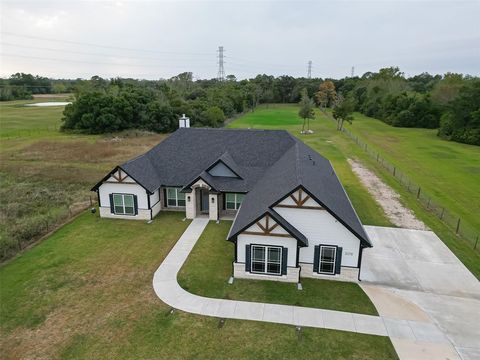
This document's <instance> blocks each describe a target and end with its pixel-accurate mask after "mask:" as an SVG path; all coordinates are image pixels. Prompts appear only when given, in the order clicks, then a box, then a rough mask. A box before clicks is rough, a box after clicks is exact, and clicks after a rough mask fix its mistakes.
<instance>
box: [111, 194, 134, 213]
mask: <svg viewBox="0 0 480 360" xmlns="http://www.w3.org/2000/svg"><path fill="white" fill-rule="evenodd" d="M113 212H114V213H115V214H117V215H135V201H134V199H133V195H131V194H113Z"/></svg>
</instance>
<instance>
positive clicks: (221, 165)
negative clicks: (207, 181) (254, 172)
mask: <svg viewBox="0 0 480 360" xmlns="http://www.w3.org/2000/svg"><path fill="white" fill-rule="evenodd" d="M206 172H207V173H208V174H210V175H211V176H214V177H228V178H236V179H241V178H242V177H241V176H240V175H239V172H238V167H237V166H236V164H235V161H234V160H233V159H232V157H231V156H230V155H229V154H228V153H227V152H226V153H224V154H223V155H222V156H221V157H220V158H219V159H218V160H217V161H215V162H214V163H213V164H212V165H210V166H209V167H208V168H207V169H206Z"/></svg>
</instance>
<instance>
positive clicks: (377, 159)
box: [377, 153, 380, 162]
mask: <svg viewBox="0 0 480 360" xmlns="http://www.w3.org/2000/svg"><path fill="white" fill-rule="evenodd" d="M379 156H380V154H379V153H377V162H378V157H379Z"/></svg>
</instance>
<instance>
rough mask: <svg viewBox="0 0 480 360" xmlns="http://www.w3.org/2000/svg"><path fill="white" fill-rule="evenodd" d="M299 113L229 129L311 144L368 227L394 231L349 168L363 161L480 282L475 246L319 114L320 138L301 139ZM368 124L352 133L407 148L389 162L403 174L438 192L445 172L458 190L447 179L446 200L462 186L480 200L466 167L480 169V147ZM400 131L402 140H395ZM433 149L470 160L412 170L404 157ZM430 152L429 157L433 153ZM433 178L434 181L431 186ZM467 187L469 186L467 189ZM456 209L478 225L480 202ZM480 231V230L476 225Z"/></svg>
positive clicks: (293, 109) (259, 114) (274, 108)
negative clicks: (280, 133) (279, 132)
mask: <svg viewBox="0 0 480 360" xmlns="http://www.w3.org/2000/svg"><path fill="white" fill-rule="evenodd" d="M278 113H283V115H281V116H278ZM297 113H298V107H297V106H296V105H268V107H267V106H262V107H260V108H258V110H256V111H255V112H252V113H247V114H246V115H245V116H243V117H241V118H239V119H238V120H235V121H234V122H232V123H230V124H229V126H230V127H234V128H246V127H247V128H248V127H250V128H268V129H286V130H288V131H290V132H291V133H292V134H293V135H295V136H297V137H299V138H300V139H301V140H302V141H304V142H306V143H307V144H308V145H310V146H311V147H313V148H314V149H315V150H317V151H318V152H319V153H320V154H322V155H324V156H325V157H327V158H328V159H329V160H330V161H331V162H332V164H333V166H334V168H335V171H336V172H337V174H338V176H339V177H340V179H341V181H342V184H343V185H344V187H345V189H346V191H347V193H348V195H349V197H350V199H351V200H352V203H353V205H354V207H355V210H356V211H357V213H358V215H359V217H360V219H361V220H362V222H363V223H364V224H368V225H387V226H392V225H391V224H388V220H385V216H384V214H383V211H382V210H381V209H380V208H379V207H378V206H377V205H376V203H375V201H374V200H373V198H372V197H371V196H370V195H369V194H368V193H367V190H366V189H365V188H364V187H363V186H362V185H361V184H360V183H359V181H358V179H357V177H356V176H355V175H354V174H353V172H352V171H351V168H350V165H349V164H348V163H347V161H346V160H347V159H348V158H355V159H358V160H360V161H361V162H362V163H364V164H365V165H367V166H368V167H369V168H370V169H372V170H374V171H375V173H376V174H377V175H379V176H380V178H382V179H383V180H384V181H385V182H386V183H387V184H389V185H390V186H391V187H392V188H394V189H395V190H396V191H397V192H398V193H399V194H400V195H401V201H402V203H404V205H406V206H407V207H408V208H410V209H412V210H413V211H414V212H415V214H416V216H417V217H418V218H420V219H421V220H422V221H424V222H425V223H426V224H427V225H428V226H429V227H430V228H431V229H432V230H433V231H435V233H436V234H437V235H438V236H439V237H440V238H441V239H442V240H443V242H444V243H445V244H446V245H447V246H448V247H449V248H450V249H451V250H452V251H453V253H454V254H455V255H456V256H457V257H458V258H459V259H460V260H461V261H462V262H463V263H464V264H465V266H467V268H468V269H469V270H470V271H471V272H472V273H473V274H474V275H475V276H476V277H477V278H480V252H479V251H475V250H473V249H472V244H471V243H470V242H468V241H467V240H464V239H462V238H459V237H458V236H455V234H454V233H453V232H452V230H451V229H450V228H448V227H447V226H445V224H443V223H442V222H441V221H440V220H439V219H438V218H437V217H436V216H435V215H433V214H432V213H430V212H428V211H427V210H425V209H424V208H423V207H422V206H421V205H420V204H419V203H418V201H416V199H415V195H414V194H411V193H409V192H408V191H407V190H406V189H405V188H403V186H402V185H400V184H399V183H398V182H397V181H396V180H395V179H393V178H392V176H391V174H389V173H388V172H387V171H386V170H385V169H384V168H383V167H381V166H380V165H379V164H378V163H377V162H376V161H375V160H374V159H372V158H371V157H370V156H369V155H367V154H366V153H365V152H364V151H363V149H361V148H360V147H359V146H358V145H357V144H356V143H355V142H354V141H352V140H351V139H350V138H348V137H347V136H346V135H345V134H342V133H341V132H339V131H337V130H335V126H336V125H335V123H334V122H333V121H331V120H330V119H329V118H327V117H326V116H325V115H323V114H322V113H320V112H319V111H318V110H317V112H316V118H315V120H312V121H311V128H312V129H313V130H314V131H315V133H314V134H312V135H301V134H300V130H301V126H302V120H301V119H299V117H298V114H297ZM294 119H296V120H295V121H296V124H292V122H293V121H294ZM367 120H368V119H367ZM363 121H365V119H363V120H362V119H360V120H359V121H357V120H354V122H353V125H349V129H350V130H351V131H354V132H355V131H359V130H356V127H359V128H361V129H363V134H364V135H363V136H364V138H362V139H363V140H364V141H366V142H367V143H368V144H369V145H370V142H369V135H368V134H369V131H370V130H369V126H370V124H371V123H374V124H373V125H372V126H373V130H372V132H373V133H375V138H376V139H377V140H376V141H377V142H379V141H380V140H379V139H382V132H383V131H384V130H385V131H386V133H387V134H388V137H387V138H385V139H382V141H383V145H384V147H385V149H389V148H396V147H401V148H402V150H397V152H396V153H395V156H392V157H391V158H390V159H389V160H391V162H393V163H395V161H396V160H395V159H398V161H401V162H402V164H403V165H402V166H404V167H402V166H400V165H399V169H401V170H402V171H403V172H406V173H408V174H409V175H410V174H412V175H411V176H412V178H414V179H416V178H415V177H414V176H415V175H413V174H415V173H416V174H418V175H417V176H419V179H420V178H422V179H423V181H424V182H425V183H428V186H430V187H432V188H434V187H435V185H436V182H437V180H436V178H435V177H432V176H430V174H432V173H433V174H437V173H443V175H441V176H444V178H446V179H449V180H448V181H452V183H451V184H450V188H453V187H455V188H454V190H451V189H449V185H448V184H447V182H448V181H447V180H444V181H445V184H442V185H441V186H442V188H443V191H444V192H445V196H446V197H450V198H451V199H454V198H456V193H457V189H458V187H459V186H458V184H462V185H461V186H462V187H464V189H463V190H462V191H465V192H467V193H470V196H471V199H478V196H479V193H478V188H479V186H480V181H475V180H476V179H477V178H478V177H477V176H475V174H472V173H470V174H468V173H466V172H465V171H464V170H465V168H466V164H468V163H470V165H471V167H472V169H473V168H475V167H477V166H478V165H477V164H479V161H480V156H476V154H477V153H478V151H479V150H478V147H474V146H471V145H464V144H458V143H453V142H448V141H444V140H441V139H439V138H437V137H436V136H434V130H424V129H401V128H393V127H389V126H388V125H385V124H383V123H382V122H380V121H378V120H374V119H370V120H368V121H366V122H365V123H363ZM359 124H360V125H359ZM397 132H398V134H400V135H398V136H397V135H395V134H397ZM410 133H412V134H414V135H412V136H414V138H415V140H408V141H407V140H405V139H409V134H410ZM404 142H408V144H404ZM429 144H433V145H432V146H433V148H432V150H431V151H429V152H430V153H433V152H435V151H438V149H440V148H442V146H443V147H444V149H453V150H452V151H451V152H452V153H454V154H462V153H465V154H466V155H465V160H464V161H463V160H462V161H460V160H459V159H458V158H456V157H454V158H451V157H450V158H447V157H445V158H444V159H443V160H438V159H436V160H432V161H431V162H428V161H427V162H426V163H428V164H429V165H428V166H423V167H412V168H409V164H410V162H409V159H410V156H405V154H407V155H408V154H410V153H411V152H415V150H409V147H410V145H411V146H412V147H414V149H415V146H419V147H422V146H424V147H427V148H428V146H429ZM382 153H383V151H382ZM426 153H428V151H427V152H426ZM479 155H480V154H479ZM418 156H420V155H418ZM462 156H463V155H460V157H462ZM438 162H441V163H442V164H441V165H437V164H438ZM413 164H416V162H413ZM462 164H463V165H462ZM462 167H463V168H464V170H463V171H462V170H461V168H462ZM434 168H435V169H434ZM449 169H453V171H450V170H449ZM455 172H459V175H455ZM436 176H437V175H436ZM438 176H440V175H438ZM441 176H440V177H441ZM455 177H457V179H456V180H453V179H454V178H455ZM465 178H468V180H465ZM432 179H435V180H434V181H432ZM419 184H420V186H422V188H424V189H425V191H426V192H429V190H428V189H429V188H428V186H425V187H424V185H423V183H420V182H419ZM463 184H466V186H464V185H463ZM472 184H473V187H472ZM475 189H476V190H475ZM447 194H448V195H447ZM452 201H454V200H452ZM456 206H457V207H461V208H463V209H464V210H463V211H464V212H468V211H471V214H470V217H469V218H470V219H472V218H473V219H474V220H473V221H474V222H475V221H477V222H478V221H479V217H478V216H477V214H478V213H479V211H478V206H479V201H477V200H475V201H470V202H469V200H468V198H467V199H464V201H463V202H462V203H460V202H458V203H457V205H456ZM465 209H470V210H465ZM475 209H477V211H474V210H475ZM477 228H480V227H479V226H477ZM479 249H480V247H479Z"/></svg>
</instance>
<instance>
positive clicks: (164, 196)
mask: <svg viewBox="0 0 480 360" xmlns="http://www.w3.org/2000/svg"><path fill="white" fill-rule="evenodd" d="M163 206H164V207H167V188H164V189H163Z"/></svg>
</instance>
